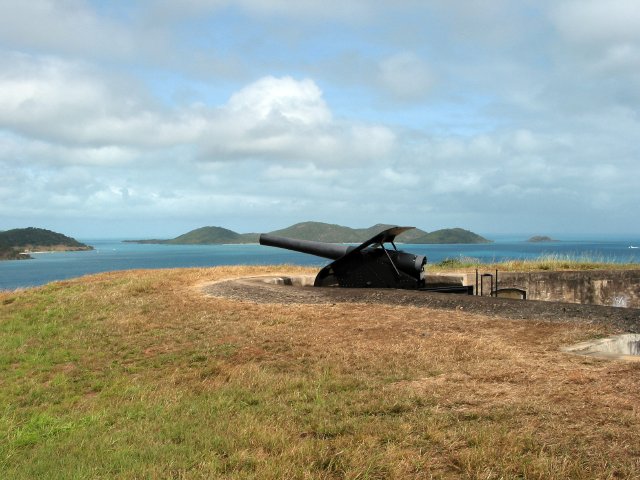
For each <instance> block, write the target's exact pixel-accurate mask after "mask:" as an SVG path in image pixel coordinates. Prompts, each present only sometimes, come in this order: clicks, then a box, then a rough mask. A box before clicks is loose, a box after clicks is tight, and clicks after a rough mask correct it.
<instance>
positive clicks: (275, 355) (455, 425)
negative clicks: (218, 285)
mask: <svg viewBox="0 0 640 480" xmlns="http://www.w3.org/2000/svg"><path fill="white" fill-rule="evenodd" d="M272 270H273V269H269V268H268V267H251V268H248V267H219V268H213V269H183V270H163V271H132V272H117V273H115V272H114V273H106V274H100V275H95V276H90V277H84V278H80V279H76V280H71V281H63V282H56V283H53V284H49V285H47V286H44V287H41V288H35V289H28V290H23V291H16V292H2V293H0V471H1V472H3V478H12V479H21V478H52V479H55V478H125V479H126V478H131V479H133V478H261V479H262V478H274V479H275V478H301V479H308V478H323V479H324V478H327V479H328V478H352V479H356V478H358V479H374V478H489V479H490V478H540V479H543V478H544V479H547V478H551V479H553V478H558V479H560V478H584V479H586V478H638V473H637V472H638V471H640V461H639V459H640V444H638V442H637V432H638V427H640V417H639V407H640V384H638V382H637V377H638V374H640V365H639V364H637V363H633V364H632V363H624V362H618V361H603V360H597V359H591V358H585V357H579V356H572V355H568V354H564V353H561V352H559V350H558V349H559V347H560V346H562V345H567V344H570V343H574V342H578V341H582V340H585V339H587V338H591V337H595V336H602V335H607V334H609V333H611V332H610V331H609V330H608V329H607V328H606V327H603V326H596V325H576V324H562V323H553V324H551V323H541V322H524V321H520V322H516V321H509V320H506V319H501V318H494V317H484V316H479V315H471V314H467V313H464V312H462V311H453V312H445V311H429V310H425V309H418V308H414V307H399V306H381V305H366V304H360V305H358V304H334V305H290V306H286V305H279V304H255V303H251V302H238V301H232V300H228V299H220V298H211V297H206V296H204V295H202V294H201V291H200V289H199V288H198V285H200V284H201V283H203V282H209V281H215V280H219V279H223V278H230V277H236V276H243V275H247V274H249V273H251V274H255V273H256V271H258V272H262V273H267V272H269V271H272ZM290 270H291V271H297V272H305V270H304V269H300V268H295V267H291V269H290Z"/></svg>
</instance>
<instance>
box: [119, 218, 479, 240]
mask: <svg viewBox="0 0 640 480" xmlns="http://www.w3.org/2000/svg"><path fill="white" fill-rule="evenodd" d="M393 226H394V225H387V224H383V223H378V224H376V225H373V226H371V227H368V228H351V227H345V226H342V225H336V224H330V223H322V222H302V223H296V224H295V225H291V226H290V227H287V228H283V229H281V230H274V231H272V232H269V234H271V235H278V236H281V237H288V238H296V239H300V240H316V241H320V242H328V243H360V242H364V241H366V240H368V239H369V238H371V237H373V236H375V235H376V234H378V233H380V232H381V231H383V230H385V229H387V228H390V227H393ZM258 237H259V234H257V233H244V234H242V233H237V232H234V231H233V230H229V229H227V228H223V227H202V228H198V229H196V230H192V231H190V232H187V233H185V234H183V235H180V236H178V237H176V238H173V239H170V240H125V242H130V243H155V244H173V245H185V244H202V245H205V244H223V243H225V244H228V243H257V242H258ZM398 242H400V243H418V244H438V243H489V242H490V240H487V239H486V238H484V237H482V236H480V235H478V234H476V233H473V232H470V231H469V230H464V229H462V228H445V229H442V230H436V231H435V232H431V233H429V232H426V231H424V230H421V229H419V228H415V229H413V230H409V231H407V232H404V233H402V234H401V235H399V236H398Z"/></svg>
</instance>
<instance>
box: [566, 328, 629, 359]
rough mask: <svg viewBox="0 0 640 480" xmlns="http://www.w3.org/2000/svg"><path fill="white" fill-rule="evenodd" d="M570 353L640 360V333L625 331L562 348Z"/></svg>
mask: <svg viewBox="0 0 640 480" xmlns="http://www.w3.org/2000/svg"><path fill="white" fill-rule="evenodd" d="M562 350H563V351H565V352H568V353H575V354H578V355H587V356H590V357H598V358H607V359H614V360H629V361H633V362H638V361H640V334H638V333H625V334H622V335H616V336H615V337H609V338H599V339H597V340H590V341H588V342H582V343H578V344H576V345H572V346H570V347H565V348H563V349H562Z"/></svg>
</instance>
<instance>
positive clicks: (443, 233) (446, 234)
mask: <svg viewBox="0 0 640 480" xmlns="http://www.w3.org/2000/svg"><path fill="white" fill-rule="evenodd" d="M490 242H491V240H487V239H486V238H484V237H482V236H480V235H478V234H477V233H473V232H470V231H469V230H464V229H462V228H444V229H442V230H436V231H435V232H431V233H427V234H426V235H423V236H421V237H418V238H417V239H415V241H414V242H413V243H427V244H440V243H490Z"/></svg>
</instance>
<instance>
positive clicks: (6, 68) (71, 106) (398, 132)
mask: <svg viewBox="0 0 640 480" xmlns="http://www.w3.org/2000/svg"><path fill="white" fill-rule="evenodd" d="M639 112H640V9H639V8H637V2H636V1H635V0H609V1H606V2H605V1H595V0H580V1H576V0H556V1H545V0H536V1H533V0H532V1H526V0H523V1H513V0H485V1H455V0H454V1H435V0H434V1H428V0H421V1H418V0H396V1H390V0H389V1H387V0H375V1H366V2H365V1H359V0H355V1H344V0H343V1H332V0H323V1H318V0H300V1H296V2H289V1H285V0H240V1H227V0H187V1H168V0H164V1H163V0H141V1H137V2H136V1H110V2H106V1H98V0H94V1H87V0H64V1H62V0H59V1H53V0H30V1H29V2H25V1H12V0H0V168H1V171H2V172H3V174H2V176H0V230H2V229H9V228H16V227H26V226H40V227H45V228H51V229H54V230H57V231H61V232H63V233H66V234H70V235H74V236H78V237H83V238H88V237H107V236H108V237H118V236H124V237H131V236H133V237H172V236H176V235H179V234H181V233H184V232H186V231H188V230H191V229H193V228H198V227H201V226H204V225H219V226H224V227H227V228H231V229H233V230H236V231H239V232H250V231H268V230H273V229H276V228H282V227H285V226H287V225H290V224H292V223H295V222H299V221H305V220H316V221H323V222H328V223H338V224H342V225H349V226H352V227H365V226H370V225H372V224H375V223H392V224H403V225H405V224H406V225H415V226H418V227H420V228H423V229H425V230H435V229H439V228H447V227H456V226H459V227H463V228H468V229H471V230H474V231H477V232H480V233H484V234H487V235H491V234H500V233H522V234H553V235H555V236H558V237H560V238H576V236H581V235H598V236H602V234H603V233H609V232H610V233H611V234H612V235H618V234H625V233H630V234H640V209H639V208H638V205H640V193H639V188H638V186H639V185H638V184H639V182H638V177H639V174H640V142H639V141H638V139H640V118H639Z"/></svg>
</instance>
